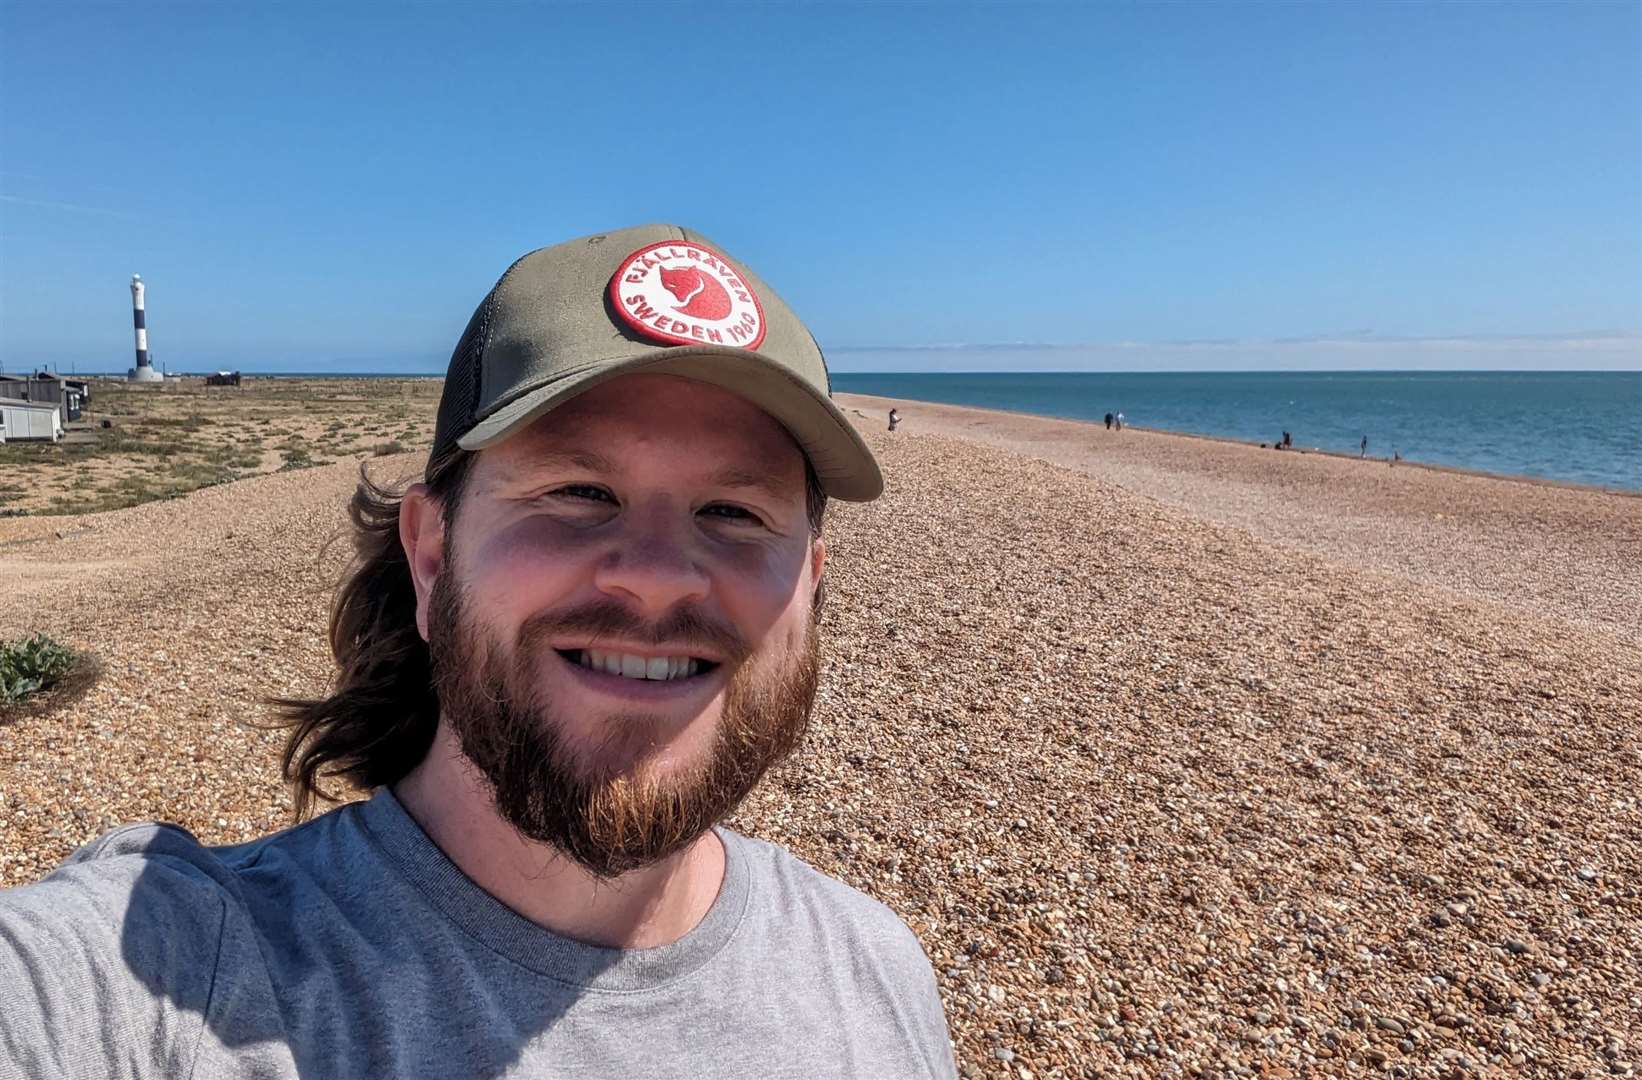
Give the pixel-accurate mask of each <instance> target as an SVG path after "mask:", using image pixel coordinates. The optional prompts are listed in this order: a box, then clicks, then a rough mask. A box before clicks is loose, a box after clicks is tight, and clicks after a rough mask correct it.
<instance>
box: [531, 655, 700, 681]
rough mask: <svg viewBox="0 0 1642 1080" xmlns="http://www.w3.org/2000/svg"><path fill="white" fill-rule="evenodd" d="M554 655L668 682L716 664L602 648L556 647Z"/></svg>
mask: <svg viewBox="0 0 1642 1080" xmlns="http://www.w3.org/2000/svg"><path fill="white" fill-rule="evenodd" d="M555 651H557V652H558V654H559V655H560V656H562V657H564V658H565V659H566V660H568V661H570V662H571V663H572V664H576V665H578V666H579V667H584V668H587V669H588V670H590V671H602V672H604V673H605V674H607V675H620V676H622V677H623V678H626V679H643V680H647V681H650V682H672V681H674V680H677V679H689V678H694V677H695V676H697V675H704V674H706V673H707V672H708V671H711V670H712V669H713V668H715V667H717V666H718V665H717V664H715V663H713V662H712V661H710V660H702V659H700V658H698V657H694V656H638V655H635V654H633V653H621V652H609V651H606V650H604V649H558V650H555Z"/></svg>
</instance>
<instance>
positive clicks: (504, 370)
mask: <svg viewBox="0 0 1642 1080" xmlns="http://www.w3.org/2000/svg"><path fill="white" fill-rule="evenodd" d="M636 372H645V373H651V374H666V375H678V376H682V377H683V378H686V379H694V380H696V381H698V382H705V383H711V384H713V385H714V386H719V387H722V388H724V389H726V390H728V391H730V392H731V393H734V394H736V395H738V396H740V397H743V398H745V399H746V400H748V401H750V402H752V403H753V404H754V405H757V406H758V407H759V408H761V409H763V410H764V411H765V412H767V413H768V414H770V416H772V417H774V418H775V419H776V420H777V421H779V422H780V423H781V424H782V425H783V426H784V427H785V428H786V429H787V431H788V432H790V433H791V434H792V437H793V439H794V440H795V441H796V442H797V443H798V445H799V447H800V448H801V449H802V450H803V451H804V453H805V454H806V455H807V456H808V457H809V460H810V464H811V465H812V466H813V467H814V469H815V474H816V477H817V478H818V479H819V480H820V482H821V488H822V490H824V491H825V492H826V493H827V494H828V495H830V496H833V497H835V498H839V499H845V500H849V501H853V502H866V501H869V500H871V499H875V498H877V497H878V495H879V494H880V493H881V492H882V491H883V487H884V481H883V477H882V475H881V474H880V473H879V471H878V463H877V462H876V461H874V460H873V457H872V452H871V451H870V450H868V449H867V446H866V444H865V443H864V442H862V441H861V436H860V435H859V434H858V433H857V432H856V430H855V428H854V426H852V425H851V424H850V422H849V421H848V420H846V419H845V418H844V414H843V413H842V412H841V411H840V410H839V408H838V406H836V405H835V404H833V401H832V386H831V382H830V381H829V379H828V377H827V363H826V359H825V358H824V357H823V356H822V355H821V349H820V347H819V346H818V345H817V344H816V343H815V338H814V337H813V336H811V334H810V332H809V330H808V329H807V328H806V327H805V326H804V324H803V323H802V322H800V321H799V319H798V316H797V315H795V314H793V312H792V309H791V308H789V307H787V305H786V304H785V303H783V302H782V300H781V298H780V297H779V296H777V295H776V294H775V291H774V290H772V289H771V288H770V287H769V286H768V285H766V284H764V282H763V281H762V280H760V279H759V278H758V277H757V276H756V275H755V274H753V273H752V272H751V271H749V270H748V269H747V268H746V267H745V266H743V265H742V264H741V263H740V262H738V261H737V260H735V259H734V258H731V257H730V256H728V255H726V254H724V252H723V250H722V249H721V248H719V247H717V246H716V245H714V244H712V243H711V242H710V241H708V240H707V239H705V238H704V237H702V236H701V235H700V234H699V233H695V232H691V231H690V230H687V229H682V228H679V227H678V226H676V225H641V226H638V227H637V228H632V229H621V230H618V231H616V232H609V233H600V234H598V235H595V236H586V237H582V238H581V239H579V240H572V241H570V242H569V243H565V244H558V245H556V246H554V247H545V248H540V249H538V250H536V251H532V252H531V253H530V254H528V255H526V256H524V257H523V258H521V259H519V260H518V261H517V262H515V263H514V264H513V265H512V266H511V267H509V268H508V270H507V272H506V273H505V274H503V275H502V277H501V280H499V281H498V282H496V285H495V287H494V288H492V289H491V290H490V292H489V294H488V295H486V297H485V298H484V300H483V302H481V303H480V304H479V308H478V310H477V311H475V312H474V313H473V318H472V319H471V320H469V322H468V326H467V330H466V331H465V332H464V333H463V334H462V338H461V340H460V341H459V342H458V343H457V345H456V351H455V352H454V353H452V354H451V358H450V369H449V371H448V372H447V373H446V377H445V387H444V392H443V396H442V397H441V398H440V400H439V418H438V421H437V423H436V426H435V428H434V436H433V451H432V453H431V454H430V456H429V459H428V465H429V472H430V474H431V472H432V470H433V467H434V465H435V463H437V462H439V461H441V460H442V459H443V458H444V457H446V456H447V455H448V454H450V453H451V452H452V451H453V450H454V449H455V448H456V447H460V448H461V449H463V450H482V449H484V448H485V447H487V446H493V445H495V444H496V443H498V442H500V441H501V440H503V439H505V438H507V437H508V436H509V435H512V434H514V433H516V432H518V431H520V430H522V429H523V428H524V427H525V426H526V425H528V424H530V423H531V422H532V421H534V420H535V419H537V418H538V417H540V416H541V415H542V414H543V413H546V412H548V411H550V410H552V409H554V408H556V407H557V406H559V405H562V404H563V403H564V402H566V401H569V400H570V399H571V398H573V397H575V396H576V395H577V394H580V393H582V392H583V391H586V390H590V389H592V388H593V387H595V386H598V385H599V384H600V383H603V382H606V381H608V380H610V379H613V378H616V377H617V376H620V375H629V374H633V373H636Z"/></svg>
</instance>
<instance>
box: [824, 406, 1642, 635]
mask: <svg viewBox="0 0 1642 1080" xmlns="http://www.w3.org/2000/svg"><path fill="white" fill-rule="evenodd" d="M836 400H837V402H838V404H839V405H840V407H842V408H843V409H844V410H845V412H846V414H853V413H860V416H859V417H855V422H856V423H857V424H861V423H863V418H870V420H871V421H873V423H872V424H871V425H869V426H871V427H876V428H877V430H876V431H873V432H872V434H873V435H874V436H882V437H885V438H887V439H889V440H892V441H893V440H897V439H902V438H906V439H909V440H916V439H918V438H920V437H925V436H941V437H947V438H955V439H960V440H963V441H966V442H969V443H974V444H979V445H983V446H990V447H993V448H996V449H1001V450H1006V451H1009V452H1012V453H1015V454H1020V455H1024V456H1027V457H1031V458H1036V459H1038V460H1040V461H1044V462H1047V463H1049V464H1052V465H1058V466H1062V467H1065V468H1070V469H1072V470H1074V471H1077V472H1080V473H1083V474H1084V475H1085V476H1087V477H1089V478H1091V479H1092V480H1094V481H1095V482H1096V484H1097V485H1099V486H1104V487H1106V488H1108V489H1112V488H1116V489H1121V490H1123V491H1126V492H1129V493H1132V494H1135V495H1141V496H1144V497H1146V498H1149V499H1151V500H1153V501H1155V502H1158V503H1161V504H1163V505H1166V506H1170V507H1173V508H1174V509H1176V510H1179V511H1183V512H1184V513H1186V514H1188V515H1189V516H1191V517H1193V518H1195V519H1197V520H1199V521H1203V522H1207V523H1210V524H1213V525H1217V526H1223V527H1230V528H1234V529H1238V530H1241V531H1242V532H1244V533H1247V534H1249V535H1251V536H1253V537H1255V538H1256V539H1258V540H1259V541H1260V542H1261V543H1263V544H1267V545H1271V546H1274V547H1280V548H1284V549H1287V550H1291V551H1299V552H1304V553H1306V554H1309V555H1313V556H1318V557H1321V558H1323V559H1325V560H1327V561H1329V562H1332V563H1335V564H1343V565H1348V566H1350V567H1352V568H1353V569H1355V570H1363V569H1368V570H1376V571H1380V572H1383V573H1389V574H1391V575H1393V576H1395V577H1398V578H1400V579H1402V580H1404V581H1408V582H1413V583H1416V584H1419V585H1422V586H1427V587H1434V588H1438V589H1442V590H1444V591H1447V592H1450V593H1454V594H1458V595H1460V596H1463V597H1465V598H1467V599H1469V600H1473V601H1480V602H1484V603H1488V604H1495V605H1503V606H1505V607H1509V608H1515V609H1519V610H1531V611H1534V612H1536V613H1537V614H1539V615H1540V616H1543V617H1545V618H1548V619H1553V620H1559V621H1561V622H1563V623H1565V624H1567V625H1569V626H1573V627H1579V628H1581V629H1585V630H1598V631H1600V632H1602V633H1605V634H1608V635H1612V636H1615V637H1617V638H1618V639H1619V640H1622V641H1626V642H1629V643H1632V644H1642V560H1639V559H1637V557H1636V556H1637V552H1639V551H1642V498H1639V497H1638V495H1639V494H1642V493H1637V492H1630V491H1624V490H1619V491H1615V490H1611V489H1607V488H1599V487H1593V486H1590V485H1583V484H1573V483H1568V482H1564V481H1549V480H1542V479H1539V478H1537V477H1520V478H1519V477H1514V476H1499V475H1496V474H1492V473H1485V472H1481V471H1479V470H1467V469H1458V468H1454V467H1450V466H1433V465H1425V464H1416V463H1408V464H1411V465H1414V466H1415V467H1412V468H1406V469H1405V468H1397V467H1391V466H1388V465H1387V464H1386V463H1385V462H1384V461H1383V460H1375V461H1372V462H1364V461H1363V460H1361V459H1359V458H1354V457H1351V456H1349V455H1345V454H1338V453H1331V452H1328V451H1311V450H1307V451H1302V452H1300V453H1295V452H1294V451H1284V452H1279V451H1273V450H1271V449H1269V448H1267V449H1261V448H1260V447H1259V445H1258V444H1255V443H1245V442H1241V441H1238V440H1235V439H1224V438H1218V437H1215V436H1209V435H1193V434H1186V433H1177V432H1166V431H1158V430H1155V429H1150V428H1137V427H1127V426H1126V428H1125V430H1124V431H1122V432H1121V433H1120V432H1115V431H1107V430H1106V429H1105V427H1104V426H1103V425H1101V424H1099V423H1090V422H1089V421H1087V420H1071V419H1061V418H1058V417H1045V416H1039V415H1035V414H1031V413H1019V412H1010V411H1006V410H993V409H979V408H975V407H972V406H967V405H946V404H942V403H939V402H924V401H909V400H907V399H898V398H895V399H892V398H879V397H875V396H872V395H864V394H838V395H836ZM892 406H893V407H895V408H898V409H899V410H900V411H901V413H902V421H901V424H900V426H899V428H898V430H897V431H896V433H895V434H894V435H890V434H889V433H888V431H887V430H886V427H887V425H886V424H885V423H883V422H882V421H881V420H880V418H881V417H883V416H884V415H885V414H886V413H887V412H888V410H889V408H890V407H892ZM1365 464H1367V465H1370V466H1371V467H1369V468H1364V467H1363V466H1364V465H1365ZM1398 464H1399V465H1401V464H1404V463H1403V462H1399V463H1398ZM890 482H891V483H893V482H894V480H893V478H890ZM948 482H949V483H953V484H954V486H955V488H958V489H961V488H963V487H964V486H967V483H968V480H966V479H965V478H962V477H953V478H949V481H948Z"/></svg>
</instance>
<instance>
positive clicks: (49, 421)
mask: <svg viewBox="0 0 1642 1080" xmlns="http://www.w3.org/2000/svg"><path fill="white" fill-rule="evenodd" d="M62 437H63V417H62V414H61V413H60V412H59V411H58V409H57V403H56V402H55V401H24V400H22V399H21V398H0V442H19V441H21V440H24V439H50V440H51V441H52V442H56V441H57V440H59V439H61V438H62Z"/></svg>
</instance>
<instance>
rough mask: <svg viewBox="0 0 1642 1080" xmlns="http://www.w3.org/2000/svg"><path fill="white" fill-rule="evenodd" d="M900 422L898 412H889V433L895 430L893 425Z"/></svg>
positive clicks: (892, 410)
mask: <svg viewBox="0 0 1642 1080" xmlns="http://www.w3.org/2000/svg"><path fill="white" fill-rule="evenodd" d="M900 422H901V414H900V413H899V412H897V411H895V410H894V409H891V410H890V411H889V429H890V430H891V431H894V430H895V425H896V424H899V423H900Z"/></svg>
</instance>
